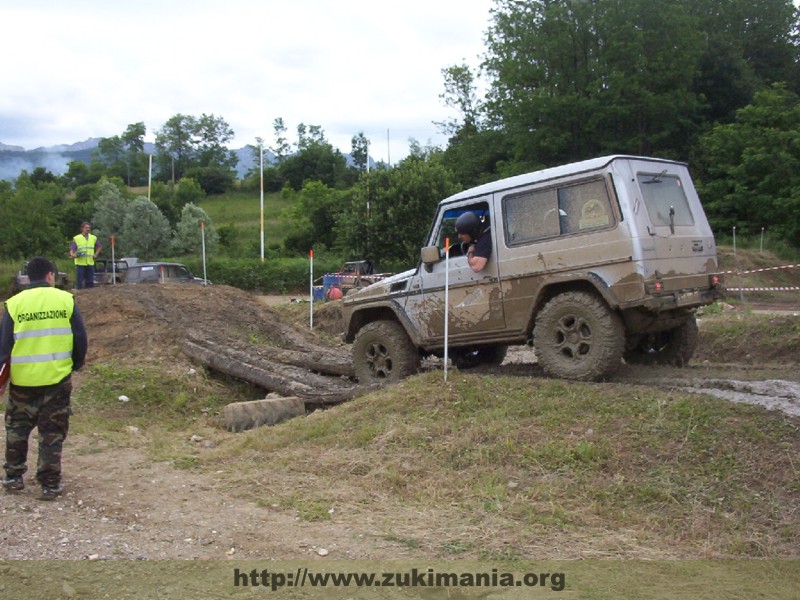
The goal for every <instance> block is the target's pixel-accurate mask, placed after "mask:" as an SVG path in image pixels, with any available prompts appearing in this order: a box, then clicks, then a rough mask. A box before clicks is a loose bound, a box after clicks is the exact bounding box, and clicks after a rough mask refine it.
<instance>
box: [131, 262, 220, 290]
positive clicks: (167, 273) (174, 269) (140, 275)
mask: <svg viewBox="0 0 800 600" xmlns="http://www.w3.org/2000/svg"><path fill="white" fill-rule="evenodd" d="M124 283H198V284H200V285H207V284H209V283H211V282H210V281H207V280H205V279H203V278H201V277H195V276H194V275H193V274H192V272H191V271H190V270H189V269H187V268H186V266H185V265H182V264H180V263H169V262H140V263H136V264H134V265H131V266H129V267H128V270H127V271H126V272H125V279H124Z"/></svg>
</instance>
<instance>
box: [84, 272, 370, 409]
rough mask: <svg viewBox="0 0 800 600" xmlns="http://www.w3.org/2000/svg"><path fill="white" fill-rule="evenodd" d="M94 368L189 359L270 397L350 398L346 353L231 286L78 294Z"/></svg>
mask: <svg viewBox="0 0 800 600" xmlns="http://www.w3.org/2000/svg"><path fill="white" fill-rule="evenodd" d="M76 303H77V305H78V308H79V309H80V311H81V313H82V314H83V316H84V320H85V321H86V326H87V329H88V331H89V347H90V350H89V356H88V361H89V363H90V364H91V363H94V362H105V361H108V360H117V361H121V362H125V361H132V360H135V361H137V362H157V363H159V364H162V365H164V367H165V368H167V369H169V368H170V367H172V366H180V365H181V363H185V362H186V360H187V358H186V356H184V355H187V356H189V357H191V358H192V359H193V360H194V361H197V362H200V363H202V364H204V365H205V366H208V367H211V368H212V369H214V370H216V371H220V372H222V373H226V374H228V375H231V376H234V377H237V378H239V379H244V380H245V381H249V382H250V383H252V384H255V385H258V386H260V387H263V388H265V389H267V390H268V391H274V392H278V393H279V394H282V395H286V396H291V395H296V396H300V397H301V398H303V399H304V400H306V401H307V402H310V403H316V404H320V403H321V404H329V403H336V402H339V401H341V400H345V399H348V398H351V397H352V396H353V395H355V394H356V393H358V391H359V388H358V386H357V385H356V384H355V382H353V381H351V380H350V378H349V376H350V375H351V371H352V368H351V366H350V362H349V355H346V353H344V354H343V353H342V352H341V349H340V348H338V347H336V345H335V344H332V343H330V341H326V340H325V339H322V338H320V337H317V336H315V335H314V334H313V333H312V332H310V331H309V330H308V328H307V326H306V327H303V326H299V325H293V324H291V323H289V322H287V321H286V319H284V317H283V316H281V315H280V314H279V313H278V312H276V311H275V310H273V309H272V308H270V307H268V306H266V305H265V304H264V303H263V302H261V301H259V299H258V297H257V296H255V295H254V294H251V293H248V292H244V291H242V290H239V289H236V288H232V287H228V286H223V285H220V286H195V285H119V286H107V287H102V288H94V289H90V290H81V291H79V292H77V293H76Z"/></svg>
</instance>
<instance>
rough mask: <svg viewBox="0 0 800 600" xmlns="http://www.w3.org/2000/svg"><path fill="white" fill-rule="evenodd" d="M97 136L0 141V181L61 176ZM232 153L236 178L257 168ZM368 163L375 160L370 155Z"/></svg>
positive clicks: (245, 155)
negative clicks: (43, 173) (30, 144)
mask: <svg viewBox="0 0 800 600" xmlns="http://www.w3.org/2000/svg"><path fill="white" fill-rule="evenodd" d="M99 142H100V138H89V139H87V140H84V141H82V142H76V143H74V144H59V145H57V146H48V147H41V148H36V149H34V150H25V148H23V147H22V146H10V145H7V144H3V143H2V142H0V180H2V179H4V180H6V181H12V180H14V179H16V178H17V177H19V174H20V171H22V170H25V171H27V172H28V173H32V172H33V170H34V169H36V168H37V167H43V168H45V169H47V170H48V171H50V172H51V173H53V175H63V174H64V173H66V172H67V168H68V165H69V163H71V162H72V161H74V160H79V161H81V162H85V163H86V164H89V163H90V162H91V160H92V153H94V152H95V151H96V150H97V145H98V143H99ZM144 151H145V152H147V153H148V154H154V153H155V146H154V144H152V143H150V142H147V143H145V145H144ZM233 152H234V153H235V154H236V157H237V158H238V159H239V162H238V164H237V165H236V173H237V176H238V177H239V178H242V177H244V176H245V175H246V174H247V172H248V171H250V170H252V169H255V168H258V164H257V160H256V159H257V157H256V156H254V155H253V151H252V149H251V148H250V147H248V146H245V147H244V148H238V149H234V150H233ZM344 157H345V160H347V164H348V165H352V163H353V160H352V157H351V156H350V155H349V154H345V155H344ZM273 162H275V155H274V154H273V153H272V152H270V151H269V150H265V151H264V166H267V165H269V164H271V163H273ZM370 164H371V165H375V162H374V161H373V160H372V159H371V158H370Z"/></svg>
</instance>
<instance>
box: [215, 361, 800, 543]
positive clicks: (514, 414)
mask: <svg viewBox="0 0 800 600" xmlns="http://www.w3.org/2000/svg"><path fill="white" fill-rule="evenodd" d="M202 460H203V461H205V462H206V468H214V469H217V468H219V467H218V465H219V463H229V462H230V461H236V463H237V464H238V465H240V466H241V467H243V468H244V469H246V470H247V469H254V470H255V469H263V468H265V464H268V465H269V466H270V468H272V467H275V468H280V469H285V470H286V471H287V472H288V473H289V474H291V475H293V476H296V477H297V478H298V479H299V478H304V477H305V478H307V477H308V474H309V473H313V474H314V485H313V486H308V487H304V488H303V490H302V491H303V496H302V497H303V499H304V501H305V502H307V503H308V505H309V506H317V505H319V506H330V505H332V504H335V503H337V502H345V501H346V502H355V503H356V504H362V503H366V504H369V503H370V501H371V499H372V498H373V495H374V490H382V494H384V495H385V498H384V499H383V500H382V501H381V503H382V504H383V505H384V507H385V508H386V510H390V508H389V507H390V506H393V505H395V506H418V507H420V509H422V507H424V508H425V510H433V511H436V510H441V511H447V512H449V513H451V514H452V513H453V512H456V513H458V514H461V515H462V518H463V522H464V523H466V524H473V525H476V526H477V525H479V524H481V523H483V522H484V521H485V520H486V519H497V520H500V521H502V522H503V523H504V524H505V525H503V526H505V527H508V528H510V529H519V530H522V531H529V532H532V533H531V535H545V534H546V533H547V532H548V531H550V532H556V531H576V530H579V529H581V528H587V527H588V528H591V527H594V526H596V525H598V524H600V523H602V524H603V526H607V527H613V528H632V529H633V530H636V531H639V532H640V534H641V535H643V536H653V538H654V539H660V540H662V542H668V543H673V544H676V545H681V546H683V547H686V548H689V547H692V546H694V547H696V548H703V549H704V551H707V552H710V553H714V554H722V555H733V556H776V555H781V553H784V552H786V551H787V549H788V548H789V547H792V545H794V547H796V545H797V544H798V543H800V538H799V537H798V531H800V528H798V524H800V523H798V510H797V508H798V506H800V474H798V470H797V465H800V437H799V436H798V428H797V424H796V423H794V422H792V421H789V420H787V419H785V418H782V417H781V416H780V415H779V414H775V413H770V412H767V411H765V410H762V409H759V408H755V407H750V406H743V405H737V404H732V403H729V402H726V401H722V400H717V399H713V398H710V397H703V396H694V395H692V396H684V395H679V394H669V393H664V392H660V391H656V390H650V389H647V388H642V387H636V386H626V385H613V384H597V385H593V384H579V383H567V382H563V381H552V380H538V379H528V378H518V377H517V378H515V377H481V376H476V375H463V374H455V375H454V376H453V378H452V379H451V380H450V381H449V382H448V383H447V384H443V383H442V381H441V373H430V374H425V375H421V376H417V377H414V378H411V379H409V380H407V381H405V382H403V383H402V384H400V385H398V386H394V387H391V388H387V389H385V390H382V391H380V392H377V393H374V394H370V395H369V396H366V397H364V398H361V399H359V400H356V401H353V402H351V403H348V404H346V405H342V406H339V407H337V408H335V409H332V410H329V411H326V412H321V413H320V412H318V413H315V414H314V415H312V416H311V417H309V418H307V419H302V420H294V421H291V422H288V423H285V424H282V425H280V426H277V427H274V428H269V429H261V430H255V431H251V432H246V433H244V434H241V436H240V437H238V438H236V439H234V440H231V441H230V443H228V444H226V445H225V447H224V448H221V449H220V450H219V451H217V452H216V453H211V454H208V455H204V458H203V459H202ZM271 493H272V495H277V497H278V499H279V501H280V503H281V504H282V505H287V503H288V504H292V503H296V498H295V496H294V495H295V494H296V493H297V490H292V491H291V492H289V491H285V492H283V494H285V496H284V495H282V493H281V491H280V490H277V494H276V490H271ZM293 498H295V499H293ZM533 532H536V533H535V534H534V533H533ZM709 539H713V540H714V547H713V548H708V547H707V545H708V540H709ZM753 540H757V542H756V543H751V542H753ZM765 540H767V541H765ZM469 542H470V543H471V544H474V545H475V546H470V547H471V548H472V547H475V548H477V547H479V546H480V544H479V542H478V540H469ZM487 552H488V550H487ZM491 552H496V549H494V550H492V551H491ZM503 552H504V553H510V555H516V553H518V552H521V550H520V549H519V548H517V549H514V548H510V549H508V548H507V549H505V550H503ZM505 558H508V556H506V557H505Z"/></svg>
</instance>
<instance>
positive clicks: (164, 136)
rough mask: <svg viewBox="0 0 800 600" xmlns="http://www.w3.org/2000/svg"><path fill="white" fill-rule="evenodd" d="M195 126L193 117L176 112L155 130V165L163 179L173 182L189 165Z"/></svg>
mask: <svg viewBox="0 0 800 600" xmlns="http://www.w3.org/2000/svg"><path fill="white" fill-rule="evenodd" d="M196 126H197V119H196V118H195V117H192V116H189V115H182V114H177V115H175V116H173V117H170V118H169V119H168V120H167V122H166V123H164V126H163V127H162V128H161V129H160V130H159V131H156V143H155V146H156V165H157V168H158V172H159V173H160V174H161V177H162V179H164V180H165V181H168V180H170V179H171V180H172V182H173V183H175V182H176V181H177V180H179V179H180V178H181V177H182V176H183V172H184V171H185V170H186V169H187V168H189V166H191V164H192V161H193V152H194V148H193V145H192V136H193V135H194V130H195V128H196Z"/></svg>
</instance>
